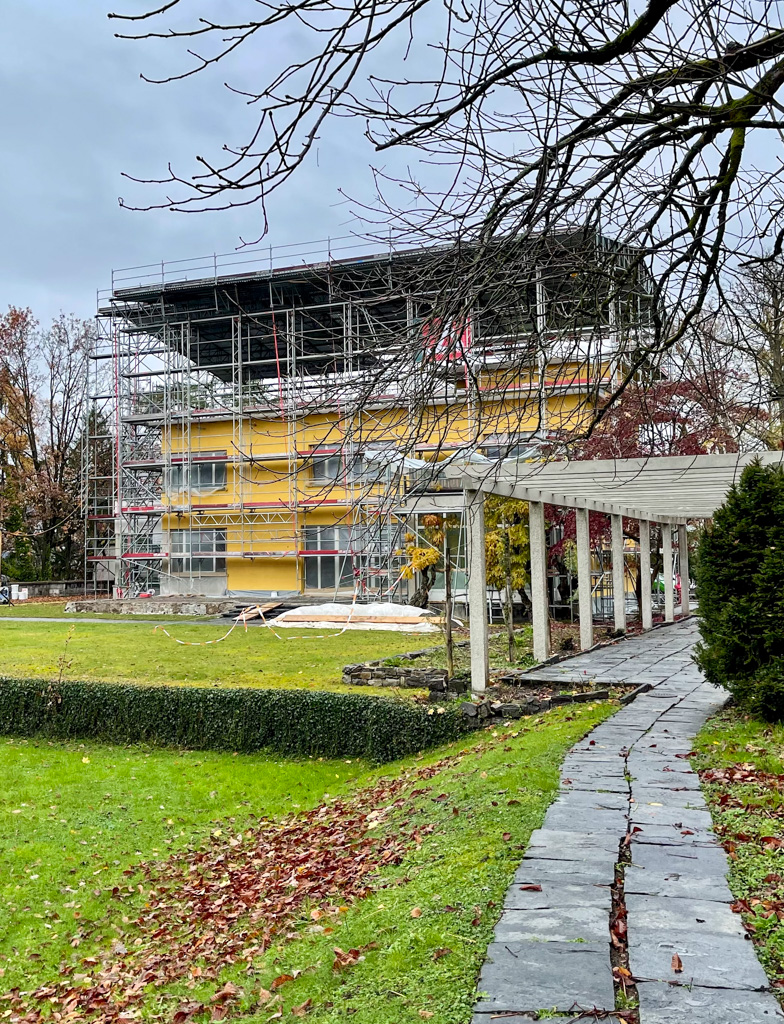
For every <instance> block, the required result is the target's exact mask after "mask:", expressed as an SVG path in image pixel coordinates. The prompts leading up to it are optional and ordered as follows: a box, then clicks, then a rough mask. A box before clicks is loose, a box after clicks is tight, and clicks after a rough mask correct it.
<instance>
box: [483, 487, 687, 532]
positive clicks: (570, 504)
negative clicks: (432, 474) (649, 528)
mask: <svg viewBox="0 0 784 1024" xmlns="http://www.w3.org/2000/svg"><path fill="white" fill-rule="evenodd" d="M472 483H478V484H479V486H480V487H481V489H482V490H483V491H484V492H485V493H486V494H502V495H503V496H504V497H506V498H516V499H517V500H518V501H540V502H543V503H544V504H545V505H556V506H557V507H559V508H582V509H587V510H588V511H590V512H602V513H604V514H605V515H608V516H612V515H618V516H624V517H625V518H627V519H653V520H654V521H655V522H657V523H665V522H666V523H671V524H672V525H677V524H678V523H679V522H683V520H684V519H686V518H689V517H688V516H683V517H678V516H661V515H658V514H654V513H652V512H647V511H645V510H644V509H639V508H633V507H631V506H628V505H620V504H617V503H615V502H608V501H599V500H598V499H595V498H586V497H581V496H579V495H570V494H566V493H563V492H558V491H545V490H542V489H541V488H539V487H532V486H530V485H529V484H513V483H507V482H505V481H500V480H499V481H497V482H496V481H493V480H482V481H481V482H479V481H472Z"/></svg>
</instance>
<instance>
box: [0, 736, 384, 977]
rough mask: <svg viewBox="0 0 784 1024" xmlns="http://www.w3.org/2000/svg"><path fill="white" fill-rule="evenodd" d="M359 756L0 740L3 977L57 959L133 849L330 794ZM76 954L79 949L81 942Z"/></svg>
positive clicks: (161, 849)
mask: <svg viewBox="0 0 784 1024" xmlns="http://www.w3.org/2000/svg"><path fill="white" fill-rule="evenodd" d="M366 770H367V769H366V768H365V767H364V766H362V765H361V764H359V763H358V762H354V763H353V764H351V763H345V762H343V761H337V762H333V761H326V762H325V761H322V762H319V761H313V760H309V761H304V762H300V761H294V760H282V759H279V758H277V759H276V758H272V757H265V756H262V755H236V756H232V755H231V754H212V753H204V752H198V753H194V752H185V751H183V752H180V753H178V752H175V751H168V750H159V749H151V750H144V749H141V748H132V747H131V748H124V747H112V746H106V745H101V744H95V743H81V744H74V743H47V742H45V741H44V742H33V741H27V740H9V739H3V740H2V741H0V901H1V902H2V907H3V912H2V913H0V969H2V970H4V976H3V985H2V987H3V988H4V989H8V988H12V987H13V986H14V985H22V986H24V985H29V984H30V983H31V982H33V981H34V979H35V978H36V977H38V976H46V975H47V974H51V972H52V971H53V970H56V967H57V965H58V964H59V963H60V961H61V960H62V959H66V958H67V957H68V956H69V955H71V953H72V946H71V943H72V942H73V941H74V939H77V940H78V939H79V937H80V936H81V935H84V934H86V933H88V932H90V933H92V936H93V937H92V940H91V942H87V943H86V946H87V947H90V945H91V944H92V945H100V944H101V941H102V940H103V939H107V938H109V937H110V936H111V935H112V934H113V932H112V929H111V928H109V927H108V926H107V927H106V928H104V926H103V925H97V924H96V922H98V921H100V920H101V919H102V918H104V917H105V915H106V910H107V898H108V894H109V893H110V892H111V890H112V888H113V887H114V886H115V885H120V884H124V882H125V878H124V877H123V871H125V870H126V869H128V868H129V866H130V865H131V864H134V863H138V862H139V860H146V861H150V860H156V859H158V858H166V857H168V856H169V855H170V854H171V853H172V851H175V850H177V849H181V848H183V847H186V846H187V845H189V844H192V843H197V844H198V843H203V842H205V841H206V840H207V839H208V837H209V835H210V833H211V832H212V831H214V830H215V829H216V828H218V827H220V826H222V827H223V828H227V827H228V828H231V829H233V830H239V829H242V828H243V827H245V826H246V825H247V823H248V822H249V821H251V820H252V821H256V820H257V818H258V816H259V815H260V814H261V815H270V816H274V817H277V816H280V815H282V814H285V813H287V812H290V811H292V810H296V809H299V808H308V807H311V806H313V805H314V804H316V803H318V802H319V801H321V800H323V799H324V797H325V794H327V793H333V794H337V793H340V792H342V791H343V790H344V788H345V786H346V784H347V783H348V782H351V781H352V780H354V779H355V778H356V777H357V776H358V775H359V774H362V773H363V772H365V771H366ZM80 955H82V956H83V955H85V951H84V950H80Z"/></svg>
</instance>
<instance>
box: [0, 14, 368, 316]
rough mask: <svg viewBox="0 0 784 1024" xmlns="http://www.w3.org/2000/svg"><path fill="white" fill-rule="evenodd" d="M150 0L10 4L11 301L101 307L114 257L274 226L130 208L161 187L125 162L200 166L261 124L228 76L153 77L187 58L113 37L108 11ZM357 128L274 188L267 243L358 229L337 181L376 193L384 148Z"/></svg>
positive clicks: (146, 169)
mask: <svg viewBox="0 0 784 1024" xmlns="http://www.w3.org/2000/svg"><path fill="white" fill-rule="evenodd" d="M222 2H223V3H226V2H227V0H222ZM142 6H147V5H146V4H141V3H140V0H124V2H123V0H78V2H76V0H70V2H64V0H17V2H15V3H6V4H3V22H4V24H3V30H4V45H3V53H2V60H1V61H0V125H1V126H2V137H3V140H4V159H3V160H2V162H0V204H2V210H1V219H0V223H1V224H2V239H3V245H2V247H0V261H1V263H0V308H2V309H3V310H4V309H5V308H6V307H7V306H8V305H17V306H30V307H31V308H32V309H33V311H34V312H35V313H36V315H37V316H38V317H39V318H40V319H42V320H46V319H48V318H50V317H52V316H55V315H57V313H59V312H60V311H61V310H62V311H63V312H66V313H70V312H74V313H77V314H79V315H80V316H91V315H92V314H93V312H94V310H95V301H96V290H97V289H99V288H105V287H107V286H108V285H109V284H110V280H111V270H112V268H119V267H129V266H135V265H137V264H145V263H154V262H160V260H161V259H167V260H168V259H179V258H186V257H190V256H195V255H201V254H207V253H212V252H214V251H217V252H227V251H231V250H232V249H234V248H235V247H236V246H237V244H238V240H239V237H240V236H243V237H246V238H247V237H254V236H257V235H258V234H259V233H260V231H261V219H260V218H261V213H260V210H258V209H257V208H251V210H250V211H247V212H241V211H232V212H229V213H222V214H219V213H215V214H209V215H207V214H200V215H198V216H194V215H182V214H180V215H178V214H174V213H171V212H169V211H165V210H159V211H153V212H148V213H134V212H130V211H128V210H123V209H120V208H119V206H118V196H123V197H125V198H126V200H135V201H137V202H144V201H145V200H146V201H147V202H153V201H155V199H156V198H157V197H159V196H160V193H155V192H154V191H152V190H151V189H149V188H146V189H145V188H142V187H141V186H138V185H133V184H132V183H129V182H128V181H127V180H125V179H123V177H122V173H123V172H126V173H128V174H132V175H138V176H146V177H154V176H156V175H161V174H162V173H165V168H166V163H167V161H169V160H171V161H172V162H173V163H174V165H175V166H176V167H178V168H179V169H180V170H182V171H183V172H184V173H190V171H191V170H192V166H193V164H192V160H193V156H194V155H195V154H197V153H204V154H205V155H206V154H207V153H214V152H215V151H216V150H217V149H218V148H219V147H220V145H221V144H222V143H223V142H225V141H228V142H238V141H240V139H241V138H242V137H243V136H244V135H245V132H243V130H242V128H243V126H246V125H247V124H248V123H249V122H248V121H247V120H246V118H247V116H248V115H247V111H246V109H245V107H244V106H243V104H242V103H241V102H240V101H238V100H237V99H232V97H231V96H230V95H229V94H228V93H227V92H226V91H225V90H223V89H222V88H221V87H220V76H218V79H216V78H215V77H213V78H212V79H210V78H206V77H205V78H201V76H197V77H196V78H194V79H191V80H189V81H188V82H187V83H181V84H178V85H173V86H153V85H148V84H146V83H145V82H142V81H141V80H140V78H139V73H140V71H142V70H144V71H145V72H147V73H155V71H156V70H161V69H163V68H164V67H168V68H169V69H171V67H173V66H174V65H175V64H176V61H175V60H174V58H176V57H177V51H175V50H173V49H170V50H169V51H168V52H167V53H166V54H165V55H164V54H163V53H162V52H160V51H159V50H156V49H155V48H154V47H150V46H147V45H145V44H140V43H130V42H123V41H120V40H116V39H115V38H114V31H115V30H116V28H117V24H118V23H117V22H116V21H109V20H108V19H107V17H106V14H107V11H109V10H118V9H120V10H125V11H128V10H132V9H134V8H136V9H139V8H140V7H142ZM295 45H296V40H293V41H292V46H295ZM256 56H257V57H258V54H256ZM249 57H250V54H249ZM357 128H358V130H356V131H352V129H351V126H350V125H349V126H348V127H346V126H345V123H344V125H343V126H341V131H340V132H339V133H338V132H335V133H333V134H332V136H331V137H328V138H327V140H326V141H325V144H324V145H322V147H321V148H320V152H319V154H318V166H316V165H315V163H313V164H311V165H310V166H309V167H307V168H305V169H304V170H303V172H302V173H301V174H300V175H299V176H298V178H297V180H296V183H295V185H294V186H293V187H291V188H289V189H288V190H287V191H286V193H285V195H281V196H280V197H279V198H277V199H275V201H274V202H273V203H272V204H271V206H270V208H269V210H268V213H269V216H270V227H271V230H270V235H269V238H268V239H266V240H265V241H268V242H272V243H275V244H279V243H288V242H292V241H303V240H305V241H307V240H310V239H318V238H325V237H327V236H328V235H331V236H332V237H335V236H336V235H340V234H345V233H346V232H347V230H349V229H350V227H351V224H350V213H349V211H348V209H347V206H346V204H345V202H344V201H343V200H342V199H341V196H340V195H339V194H338V188H339V187H342V188H344V189H346V190H347V191H348V192H349V193H350V194H352V195H353V196H359V197H363V196H369V195H370V194H371V193H370V189H371V181H370V172H369V170H368V167H369V162H370V160H371V159H372V154H371V151H370V149H369V147H367V146H366V145H365V144H363V142H362V138H361V130H359V126H357Z"/></svg>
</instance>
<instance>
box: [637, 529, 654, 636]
mask: <svg viewBox="0 0 784 1024" xmlns="http://www.w3.org/2000/svg"><path fill="white" fill-rule="evenodd" d="M640 606H641V607H640V617H641V619H642V628H643V629H650V628H651V627H652V626H653V608H652V605H651V524H650V523H649V522H648V520H647V519H641V520H640Z"/></svg>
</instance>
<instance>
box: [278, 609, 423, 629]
mask: <svg viewBox="0 0 784 1024" xmlns="http://www.w3.org/2000/svg"><path fill="white" fill-rule="evenodd" d="M435 614H436V613H435V612H433V611H431V610H430V609H427V608H414V607H412V606H411V605H409V604H392V602H383V603H382V602H379V603H376V604H356V605H354V606H353V608H352V607H351V606H349V605H345V604H310V605H303V606H302V607H301V608H292V609H290V610H289V611H287V612H283V613H282V614H280V615H278V616H277V618H275V619H274V620H273V621H274V624H275V625H276V626H285V627H286V628H287V629H296V628H297V627H301V628H302V629H329V630H341V629H344V628H348V629H381V630H391V631H394V632H398V633H438V632H439V627H438V626H437V625H436V623H434V622H431V621H428V620H429V619H431V618H432V617H433V616H434V615H435ZM325 615H329V616H341V617H345V619H346V623H342V622H335V621H325V620H324V616H325ZM380 617H383V618H386V619H390V620H394V619H396V618H407V619H410V618H414V617H416V618H417V619H419V620H420V621H419V622H395V621H390V622H366V621H362V620H363V619H367V618H380ZM290 620H293V621H290Z"/></svg>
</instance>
